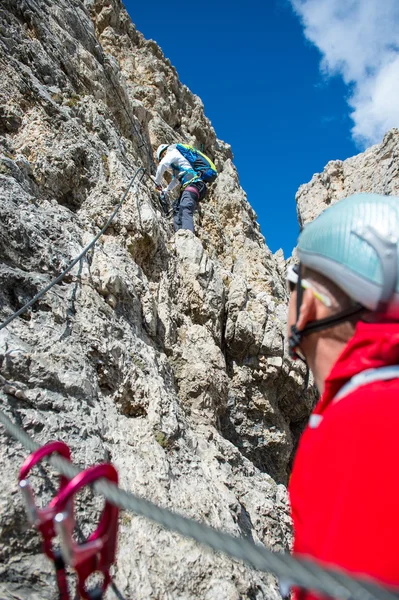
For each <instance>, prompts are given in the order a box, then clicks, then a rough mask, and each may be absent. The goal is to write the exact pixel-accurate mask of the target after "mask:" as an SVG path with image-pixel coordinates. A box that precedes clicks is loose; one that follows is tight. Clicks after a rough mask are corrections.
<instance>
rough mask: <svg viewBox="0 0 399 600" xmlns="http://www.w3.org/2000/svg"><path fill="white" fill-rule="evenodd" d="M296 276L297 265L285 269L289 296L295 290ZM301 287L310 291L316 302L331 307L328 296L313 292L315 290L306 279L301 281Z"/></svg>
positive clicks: (297, 272) (297, 273)
mask: <svg viewBox="0 0 399 600" xmlns="http://www.w3.org/2000/svg"><path fill="white" fill-rule="evenodd" d="M298 276H299V265H290V266H289V267H288V269H287V275H286V284H287V292H288V293H289V294H291V293H292V292H293V291H294V290H295V288H296V286H297V285H298ZM301 287H303V289H304V290H312V292H313V296H314V297H315V298H317V299H318V300H320V302H322V303H323V304H324V305H325V306H327V307H328V308H330V306H331V300H330V298H329V297H328V296H326V295H325V294H322V293H321V292H318V291H317V290H315V288H314V287H313V285H312V284H311V283H310V281H308V280H307V279H301Z"/></svg>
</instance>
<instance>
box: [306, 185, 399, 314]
mask: <svg viewBox="0 0 399 600" xmlns="http://www.w3.org/2000/svg"><path fill="white" fill-rule="evenodd" d="M398 236H399V198H397V197H394V196H381V195H378V194H356V195H354V196H349V197H348V198H345V199H344V200H341V201H340V202H337V203H336V204H334V205H332V206H331V207H329V208H327V209H326V210H325V211H324V212H323V213H322V214H321V215H319V216H318V217H317V219H315V220H314V221H313V222H312V223H309V224H308V225H306V226H305V227H304V229H303V231H302V232H301V234H300V236H299V240H298V255H299V260H300V262H301V263H302V264H303V265H305V266H307V267H309V268H311V269H314V270H315V271H317V272H319V273H322V274H323V275H325V277H327V278H328V279H330V280H331V281H333V282H334V283H335V284H336V285H337V286H338V287H340V288H341V289H342V290H344V291H345V292H346V293H347V294H348V296H349V297H350V298H352V299H353V300H355V301H356V302H358V303H360V304H362V305H363V306H365V307H366V308H368V309H370V310H373V311H377V312H382V313H385V315H386V316H389V317H394V318H399V276H398V268H399V256H398V254H399V242H398Z"/></svg>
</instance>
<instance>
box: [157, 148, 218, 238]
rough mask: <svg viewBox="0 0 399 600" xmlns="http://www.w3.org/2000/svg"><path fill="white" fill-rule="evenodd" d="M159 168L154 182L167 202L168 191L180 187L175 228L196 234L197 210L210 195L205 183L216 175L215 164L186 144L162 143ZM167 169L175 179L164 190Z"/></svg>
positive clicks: (175, 205)
mask: <svg viewBox="0 0 399 600" xmlns="http://www.w3.org/2000/svg"><path fill="white" fill-rule="evenodd" d="M157 160H158V162H159V165H158V169H157V172H156V175H155V177H154V178H153V181H154V183H155V186H156V188H157V189H158V190H160V191H161V194H162V198H161V200H162V201H163V202H165V197H166V198H167V197H168V194H169V192H171V191H172V190H174V189H175V188H176V187H177V186H179V185H180V186H181V192H180V195H179V197H178V199H177V200H176V201H175V202H174V203H173V225H174V229H175V231H177V230H178V229H189V230H190V231H192V232H194V219H193V216H194V211H195V209H196V207H197V205H198V202H199V201H200V200H202V199H203V198H204V197H205V195H206V192H207V186H206V182H212V181H214V180H215V178H216V176H217V171H216V167H215V165H214V164H213V163H212V161H211V160H210V159H208V157H207V156H205V155H204V154H202V153H201V152H199V151H198V150H196V149H195V148H193V147H191V146H186V145H184V144H171V145H169V144H161V145H160V146H159V147H158V149H157ZM166 170H169V171H171V172H172V176H173V177H172V180H171V182H170V183H169V185H168V186H167V188H166V189H162V185H161V183H162V177H163V174H164V173H165V171H166Z"/></svg>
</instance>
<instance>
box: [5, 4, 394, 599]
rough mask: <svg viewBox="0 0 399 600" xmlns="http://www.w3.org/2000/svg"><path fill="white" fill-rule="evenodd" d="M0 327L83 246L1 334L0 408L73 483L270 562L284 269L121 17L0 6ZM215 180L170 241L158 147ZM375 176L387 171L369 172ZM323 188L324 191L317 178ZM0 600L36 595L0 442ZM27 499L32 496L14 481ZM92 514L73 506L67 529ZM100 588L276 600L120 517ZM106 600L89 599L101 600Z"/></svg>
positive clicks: (180, 544) (285, 436) (280, 529)
mask: <svg viewBox="0 0 399 600" xmlns="http://www.w3.org/2000/svg"><path fill="white" fill-rule="evenodd" d="M0 18H1V24H0V60H1V64H2V82H1V89H0V128H1V132H2V137H1V138H0V152H1V154H0V217H1V218H0V255H1V261H2V264H1V266H0V281H1V286H0V313H1V314H0V318H1V321H4V320H5V319H6V318H7V317H8V316H10V315H11V314H12V313H13V312H14V311H16V310H18V309H19V308H20V307H21V306H22V305H23V304H25V303H26V302H27V301H29V300H30V299H31V298H32V297H33V296H34V295H35V294H36V293H37V292H38V291H39V290H41V289H43V288H44V287H45V286H46V285H47V284H48V283H49V282H50V281H51V280H52V279H53V278H54V277H55V276H57V275H58V274H59V273H60V272H61V271H62V270H63V269H65V268H66V267H67V266H68V265H69V264H70V262H71V261H72V259H74V258H75V257H76V256H77V255H79V253H80V252H81V251H82V250H83V248H85V247H86V246H87V245H88V244H89V243H90V241H91V240H92V239H93V238H94V236H95V235H97V234H98V233H99V231H100V229H101V228H102V227H103V226H104V225H105V224H106V223H107V221H108V219H109V216H110V215H111V213H112V212H113V211H114V210H115V208H116V207H117V205H118V203H119V202H120V200H121V198H122V196H123V194H124V193H125V191H126V190H127V187H128V185H129V182H130V181H131V178H132V176H133V174H134V173H136V171H137V169H138V168H139V167H143V168H145V169H146V174H145V175H143V173H142V171H140V172H138V173H137V178H136V180H135V182H134V184H133V187H132V189H131V191H130V192H129V194H127V196H126V198H125V200H124V202H123V205H122V206H121V208H120V210H119V211H118V212H117V214H116V216H115V218H114V219H113V221H112V223H111V225H110V226H109V227H108V229H107V230H106V232H105V234H104V235H103V236H102V237H101V238H100V239H99V241H98V242H97V244H96V245H95V247H94V248H92V249H91V250H90V251H89V252H88V253H87V254H86V256H85V257H84V258H83V259H82V260H81V261H80V262H79V263H78V264H76V266H75V267H74V268H73V269H72V271H71V272H70V273H68V275H67V276H66V277H65V278H64V280H63V281H62V282H61V283H59V284H58V285H56V286H54V287H53V288H52V289H51V290H50V291H49V292H48V293H47V294H46V295H45V296H44V297H43V298H41V299H40V300H39V301H38V302H37V303H36V304H35V305H34V306H32V307H31V308H30V309H29V310H27V311H26V312H25V313H24V314H23V315H21V317H19V318H17V319H15V320H14V321H13V322H12V323H11V324H10V325H9V326H8V327H6V328H5V329H3V330H2V331H1V332H0V365H1V377H2V379H0V384H1V391H0V395H1V399H2V408H3V409H4V410H5V411H6V412H7V413H8V414H9V415H10V417H11V418H13V419H14V420H15V421H16V422H17V423H19V424H20V425H21V426H22V427H24V428H25V429H26V430H27V432H28V433H29V434H30V435H32V436H33V437H35V439H36V440H37V441H38V442H40V443H45V442H46V441H48V440H50V439H56V438H59V439H62V440H65V441H66V442H67V443H68V444H69V445H70V447H71V450H72V454H73V459H74V462H75V463H76V464H78V465H79V466H80V467H81V468H84V467H87V466H89V465H91V464H94V463H98V462H101V461H112V462H113V463H114V464H115V466H116V467H117V469H118V472H119V476H120V485H121V487H122V488H125V489H127V490H129V491H131V492H133V493H135V494H138V495H141V496H143V497H145V498H148V499H150V500H152V501H153V502H156V503H157V504H159V505H161V506H163V507H168V508H170V509H173V510H176V511H178V512H181V513H182V514H185V515H187V516H189V517H192V518H195V519H197V520H199V521H202V522H205V523H208V524H210V525H212V526H214V527H218V528H221V529H223V530H225V531H228V532H230V533H232V534H234V535H236V536H243V537H249V538H250V539H253V540H254V541H256V542H257V543H264V544H267V545H268V546H270V547H271V548H274V549H275V550H288V549H289V547H290V542H291V530H290V520H289V511H288V506H287V497H286V488H285V485H286V483H287V478H288V474H289V469H290V461H291V458H292V452H293V449H294V447H295V443H296V440H297V438H298V432H299V431H300V429H301V427H303V424H304V423H305V422H306V418H307V415H308V413H309V410H310V408H311V405H312V403H313V402H314V393H313V392H312V391H307V392H304V390H303V387H304V380H305V372H304V370H303V368H302V367H301V365H297V364H293V363H292V362H291V360H290V359H289V357H288V354H287V349H286V344H285V331H284V328H285V318H286V317H285V310H286V299H287V298H286V293H285V290H284V282H283V277H284V273H283V271H284V268H285V265H284V261H283V258H282V257H281V256H280V255H278V254H277V255H273V254H272V253H271V252H270V250H269V249H268V248H267V246H266V245H265V240H264V238H263V236H262V235H261V233H260V229H259V225H258V223H257V221H256V215H255V213H254V211H253V209H252V208H251V207H250V205H249V204H248V201H247V198H246V195H245V192H244V191H243V190H242V188H241V187H240V183H239V178H238V174H237V171H236V169H235V167H234V164H233V162H232V158H233V157H232V152H231V148H230V146H229V145H228V144H226V143H225V142H223V141H221V140H218V139H217V137H216V134H215V131H214V130H213V128H212V126H211V123H210V121H209V119H207V117H206V116H205V114H204V108H203V105H202V102H201V100H200V99H199V98H198V97H197V96H195V95H193V94H192V93H191V92H190V90H189V89H188V88H187V87H186V86H184V85H182V84H181V83H180V82H179V79H178V76H177V73H176V70H175V69H174V68H173V67H172V65H171V64H170V62H169V60H168V59H166V58H165V57H164V55H163V53H162V51H161V49H160V48H159V47H158V46H157V44H156V43H155V42H153V41H151V40H145V39H144V37H143V36H142V35H141V34H140V33H139V32H138V31H137V30H136V28H135V27H134V25H133V24H132V23H131V21H130V19H129V17H128V15H127V13H126V11H125V9H124V7H123V5H122V3H121V2H120V0H84V2H75V1H74V0H52V1H51V2H32V1H28V0H18V2H14V0H4V1H3V2H2V10H1V13H0ZM176 141H180V142H187V143H192V144H195V145H197V146H198V147H203V148H204V150H205V152H206V153H207V154H209V155H210V156H212V158H214V160H215V163H216V165H217V167H218V169H219V171H220V175H219V177H218V179H217V180H216V182H215V183H214V184H213V185H212V186H210V189H209V193H208V196H207V199H206V201H204V202H202V203H201V204H200V207H199V212H198V214H197V215H196V235H193V234H191V233H190V232H178V233H177V234H176V235H174V234H173V231H172V227H171V222H170V220H169V219H168V218H166V217H165V216H164V214H163V213H162V211H161V207H160V205H159V200H158V197H157V194H156V193H155V191H154V188H153V184H152V182H151V180H150V179H149V178H148V177H147V174H148V173H153V172H154V157H153V148H155V147H156V146H157V145H158V143H160V142H176ZM387 160H388V159H387ZM331 176H333V175H331ZM0 439H1V446H0V448H1V475H2V480H3V481H4V482H7V485H4V486H3V488H2V491H1V493H0V506H1V513H2V514H1V528H0V542H1V553H2V557H1V558H2V566H1V571H0V573H1V577H0V580H1V583H0V591H1V597H2V598H5V599H11V598H20V599H21V600H23V599H28V598H29V599H36V598H41V599H48V600H50V599H53V598H56V597H57V592H56V589H55V579H54V576H53V572H52V568H51V565H50V564H49V563H48V561H46V560H45V558H44V557H43V556H42V554H41V550H40V543H39V540H38V537H37V535H36V534H35V532H33V531H32V530H30V529H27V528H26V526H25V519H24V516H23V510H22V506H21V500H20V498H19V496H18V494H17V490H16V482H17V475H18V468H19V466H20V465H21V463H22V460H23V459H24V458H25V456H26V454H27V453H26V451H24V450H23V449H22V448H21V447H20V446H19V445H18V444H17V443H16V442H15V441H13V440H11V439H10V438H8V437H7V436H6V435H5V433H4V431H3V429H2V428H0ZM34 482H35V484H36V490H37V495H38V497H39V498H42V497H44V498H46V499H49V496H51V494H50V488H49V487H48V484H47V480H46V479H43V478H41V477H34ZM96 506H97V504H96V499H92V498H91V497H90V496H89V494H86V495H85V497H84V498H83V499H82V500H80V501H79V500H78V501H77V508H78V511H79V513H78V514H79V521H80V524H81V526H82V529H83V531H86V532H87V531H88V529H89V527H90V526H91V527H92V526H93V522H94V521H95V516H96ZM120 528H121V532H120V539H119V551H118V561H117V566H116V568H115V572H114V581H115V584H116V585H117V587H118V589H119V591H120V593H121V594H122V596H123V597H125V598H133V597H134V598H137V599H138V600H140V599H143V600H144V599H146V600H147V599H148V598H165V599H166V598H180V599H182V600H183V599H187V600H188V599H189V598H204V599H205V600H213V599H214V598H215V599H216V598H218V599H219V598H223V599H226V600H235V599H237V598H248V599H249V598H251V599H255V598H256V599H257V600H261V599H263V600H264V599H270V600H274V599H276V600H277V599H278V598H279V592H278V588H277V585H276V581H275V579H274V577H273V576H271V575H269V574H266V573H259V572H256V571H253V570H251V569H249V568H247V567H245V566H244V565H243V564H241V563H239V562H237V561H234V560H230V559H229V558H228V557H225V556H219V555H215V554H214V553H212V552H210V551H207V550H205V549H204V548H201V547H199V546H197V545H196V544H194V543H193V542H191V541H189V540H186V539H183V538H181V537H179V536H177V535H175V534H172V533H170V532H168V531H165V530H162V529H161V528H159V527H158V526H156V525H154V524H151V523H149V522H147V521H146V520H144V519H142V518H139V517H137V516H135V515H132V514H127V513H123V514H122V515H121V519H120ZM112 595H113V594H112V592H111V591H110V592H109V593H108V595H107V597H109V598H111V597H112Z"/></svg>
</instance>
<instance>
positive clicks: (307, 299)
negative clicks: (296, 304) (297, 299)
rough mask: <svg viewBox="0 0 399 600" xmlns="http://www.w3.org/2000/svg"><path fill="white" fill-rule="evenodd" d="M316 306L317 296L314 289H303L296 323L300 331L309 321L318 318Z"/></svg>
mask: <svg viewBox="0 0 399 600" xmlns="http://www.w3.org/2000/svg"><path fill="white" fill-rule="evenodd" d="M316 308H317V307H316V298H315V297H314V295H313V292H312V290H310V289H307V290H303V294H302V304H301V308H300V311H299V317H298V320H297V324H296V326H297V328H298V329H299V331H300V330H301V329H303V328H304V327H305V325H307V323H309V322H310V321H314V320H315V319H316Z"/></svg>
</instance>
